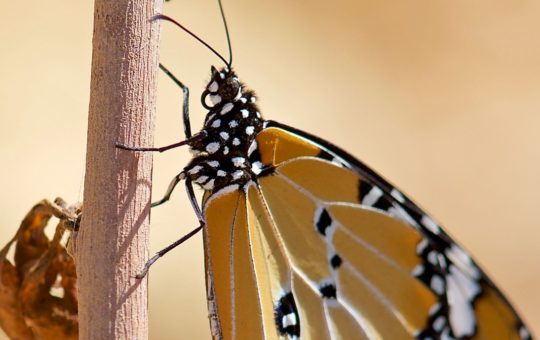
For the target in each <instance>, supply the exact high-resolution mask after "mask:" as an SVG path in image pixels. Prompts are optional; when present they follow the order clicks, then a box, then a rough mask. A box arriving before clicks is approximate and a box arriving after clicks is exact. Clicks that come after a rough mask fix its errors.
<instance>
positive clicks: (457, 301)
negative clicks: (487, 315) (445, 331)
mask: <svg viewBox="0 0 540 340" xmlns="http://www.w3.org/2000/svg"><path fill="white" fill-rule="evenodd" d="M446 284H447V288H446V296H447V298H448V305H449V318H448V321H449V322H450V327H451V328H452V331H453V332H454V335H455V336H456V337H457V338H461V337H466V336H472V335H473V333H474V325H475V324H476V318H475V316H474V310H473V308H472V306H471V300H469V298H468V297H467V296H465V295H464V294H463V292H462V290H461V288H462V287H461V285H460V282H459V279H456V277H455V276H454V275H453V273H452V274H450V275H447V276H446Z"/></svg>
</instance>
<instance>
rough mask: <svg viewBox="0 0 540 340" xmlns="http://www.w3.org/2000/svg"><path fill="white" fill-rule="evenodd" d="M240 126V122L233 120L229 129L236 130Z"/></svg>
mask: <svg viewBox="0 0 540 340" xmlns="http://www.w3.org/2000/svg"><path fill="white" fill-rule="evenodd" d="M237 126H238V122H237V121H236V120H231V121H230V122H229V127H232V128H235V127H237Z"/></svg>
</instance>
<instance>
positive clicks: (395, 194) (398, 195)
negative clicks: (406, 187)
mask: <svg viewBox="0 0 540 340" xmlns="http://www.w3.org/2000/svg"><path fill="white" fill-rule="evenodd" d="M390 195H392V197H394V198H395V199H396V200H398V202H401V203H403V202H405V197H403V194H402V193H401V192H399V190H397V189H396V188H393V189H392V191H390Z"/></svg>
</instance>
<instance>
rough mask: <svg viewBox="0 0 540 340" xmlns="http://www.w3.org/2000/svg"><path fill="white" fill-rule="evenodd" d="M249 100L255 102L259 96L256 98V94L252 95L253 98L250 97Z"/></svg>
mask: <svg viewBox="0 0 540 340" xmlns="http://www.w3.org/2000/svg"><path fill="white" fill-rule="evenodd" d="M249 101H250V102H252V103H255V102H256V101H257V98H255V96H251V98H249Z"/></svg>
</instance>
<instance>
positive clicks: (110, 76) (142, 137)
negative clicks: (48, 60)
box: [76, 0, 162, 340]
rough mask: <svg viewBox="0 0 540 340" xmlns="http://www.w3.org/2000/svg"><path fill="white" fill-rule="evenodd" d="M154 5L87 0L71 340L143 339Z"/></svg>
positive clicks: (156, 0)
mask: <svg viewBox="0 0 540 340" xmlns="http://www.w3.org/2000/svg"><path fill="white" fill-rule="evenodd" d="M161 6H162V0H114V1H112V0H95V7H94V36H93V42H92V43H93V53H92V75H91V93H90V108H89V115H88V144H87V159H86V175H85V182H84V187H85V188H84V202H83V205H84V209H85V210H84V214H83V217H82V224H81V229H80V232H79V235H78V238H77V251H76V260H77V261H76V263H77V278H78V289H79V291H78V293H79V320H80V323H79V327H80V328H79V336H80V339H82V340H89V339H91V340H95V339H138V340H140V339H147V338H148V312H147V304H148V300H147V280H146V279H143V280H140V281H139V280H137V279H135V275H136V274H137V273H138V271H140V270H141V268H143V265H144V263H145V261H146V260H147V258H148V223H149V211H150V194H151V170H152V156H151V155H150V154H149V153H140V152H130V151H125V150H120V149H117V148H116V147H115V144H116V143H120V144H125V145H138V146H150V145H152V144H153V127H154V125H153V124H154V123H153V118H154V113H155V99H156V98H155V96H156V77H157V70H158V41H159V22H150V21H149V19H150V18H151V17H152V16H153V15H155V14H156V13H160V12H161Z"/></svg>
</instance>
